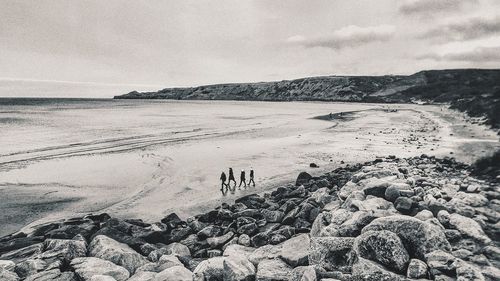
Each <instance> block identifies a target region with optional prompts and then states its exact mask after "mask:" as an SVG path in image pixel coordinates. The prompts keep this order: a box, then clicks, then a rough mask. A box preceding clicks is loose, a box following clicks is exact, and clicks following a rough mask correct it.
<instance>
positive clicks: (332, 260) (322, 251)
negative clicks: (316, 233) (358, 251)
mask: <svg viewBox="0 0 500 281" xmlns="http://www.w3.org/2000/svg"><path fill="white" fill-rule="evenodd" d="M353 244H354V238H352V237H312V238H311V246H310V250H309V265H318V266H320V267H322V268H324V269H325V270H328V271H334V270H340V271H344V272H347V271H350V262H349V259H350V252H351V250H352V246H353Z"/></svg>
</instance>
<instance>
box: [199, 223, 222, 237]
mask: <svg viewBox="0 0 500 281" xmlns="http://www.w3.org/2000/svg"><path fill="white" fill-rule="evenodd" d="M221 232H222V229H221V228H220V227H219V226H216V225H209V226H207V227H205V228H203V229H202V230H200V231H199V232H198V233H197V234H196V235H198V238H200V239H207V238H209V237H216V236H219V234H220V233H221Z"/></svg>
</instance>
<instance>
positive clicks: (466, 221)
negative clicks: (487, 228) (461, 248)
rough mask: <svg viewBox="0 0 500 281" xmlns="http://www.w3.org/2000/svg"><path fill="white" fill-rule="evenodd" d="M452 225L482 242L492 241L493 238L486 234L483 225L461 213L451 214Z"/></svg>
mask: <svg viewBox="0 0 500 281" xmlns="http://www.w3.org/2000/svg"><path fill="white" fill-rule="evenodd" d="M450 225H451V226H452V227H454V228H456V229H457V230H458V231H460V233H462V234H463V235H465V236H469V237H471V238H473V239H474V240H476V241H478V242H480V243H483V244H489V243H491V239H490V238H489V237H488V236H486V234H485V233H484V231H483V229H482V228H481V226H480V225H479V224H478V223H477V222H476V221H475V220H473V219H471V218H467V217H464V216H462V215H459V214H451V215H450Z"/></svg>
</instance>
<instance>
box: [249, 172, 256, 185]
mask: <svg viewBox="0 0 500 281" xmlns="http://www.w3.org/2000/svg"><path fill="white" fill-rule="evenodd" d="M253 177H254V173H253V169H250V180H249V181H248V185H250V183H253V186H255V181H254V180H253Z"/></svg>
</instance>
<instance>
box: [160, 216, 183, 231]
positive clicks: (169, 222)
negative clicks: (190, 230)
mask: <svg viewBox="0 0 500 281" xmlns="http://www.w3.org/2000/svg"><path fill="white" fill-rule="evenodd" d="M161 222H162V223H163V224H165V225H166V226H167V227H168V228H169V229H173V228H176V227H177V226H178V225H181V224H182V223H183V221H182V220H181V219H180V218H179V216H178V215H177V214H176V213H171V214H169V215H168V216H166V217H164V218H163V219H161Z"/></svg>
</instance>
